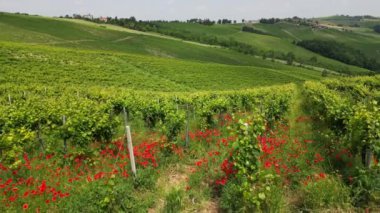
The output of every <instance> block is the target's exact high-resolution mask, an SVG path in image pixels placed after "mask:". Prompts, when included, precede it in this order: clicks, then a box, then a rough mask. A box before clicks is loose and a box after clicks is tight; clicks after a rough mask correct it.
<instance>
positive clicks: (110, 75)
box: [0, 13, 321, 91]
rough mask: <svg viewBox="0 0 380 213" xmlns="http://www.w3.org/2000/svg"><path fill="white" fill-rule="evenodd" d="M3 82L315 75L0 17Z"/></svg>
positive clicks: (156, 83)
mask: <svg viewBox="0 0 380 213" xmlns="http://www.w3.org/2000/svg"><path fill="white" fill-rule="evenodd" d="M0 25H1V29H2V32H1V33H0V41H1V43H0V54H1V55H2V57H1V59H0V60H1V62H0V63H1V65H2V66H1V68H0V69H1V72H2V73H4V74H5V75H2V76H1V77H0V78H1V81H2V82H7V83H14V84H25V83H36V84H39V83H41V84H45V83H47V82H49V83H50V82H52V83H53V84H62V83H63V84H65V85H79V84H80V85H99V86H116V87H124V88H129V89H134V90H158V91H172V90H175V91H177V90H178V91H194V90H231V89H241V88H250V87H256V86H267V85H272V84H284V83H290V82H303V81H305V80H317V79H320V78H321V72H320V71H314V70H310V69H305V68H299V67H294V66H287V65H284V64H281V63H274V62H271V61H268V60H262V59H260V58H256V57H254V56H251V55H244V54H241V53H238V52H235V51H232V50H229V49H226V48H219V47H212V46H207V45H202V44H197V43H189V42H186V41H181V40H179V39H175V38H171V37H167V36H161V35H157V34H151V33H142V32H137V31H132V30H128V29H125V28H121V27H115V26H104V25H97V24H93V23H90V22H85V21H80V20H61V19H53V18H44V17H36V16H23V15H14V14H4V13H3V14H0Z"/></svg>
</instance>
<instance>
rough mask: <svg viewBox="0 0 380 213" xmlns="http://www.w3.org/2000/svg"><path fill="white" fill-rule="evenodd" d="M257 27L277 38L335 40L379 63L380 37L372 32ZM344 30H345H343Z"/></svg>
mask: <svg viewBox="0 0 380 213" xmlns="http://www.w3.org/2000/svg"><path fill="white" fill-rule="evenodd" d="M255 27H257V28H258V29H261V30H263V31H265V32H268V33H270V34H272V35H275V36H276V37H280V38H283V39H286V40H288V41H293V40H296V41H297V40H311V39H321V40H335V41H338V42H342V43H345V44H346V45H348V46H350V47H353V48H355V49H358V50H361V51H362V52H363V53H364V54H365V55H367V56H368V57H372V58H375V59H376V60H377V61H379V58H380V52H379V51H378V50H379V48H380V35H379V34H376V33H375V32H373V30H372V31H369V32H368V31H363V30H361V31H360V30H356V29H355V28H342V29H341V30H337V29H333V28H331V29H313V30H312V29H311V28H310V27H308V26H298V25H296V24H291V23H277V24H273V25H270V24H256V25H255ZM343 29H344V30H343Z"/></svg>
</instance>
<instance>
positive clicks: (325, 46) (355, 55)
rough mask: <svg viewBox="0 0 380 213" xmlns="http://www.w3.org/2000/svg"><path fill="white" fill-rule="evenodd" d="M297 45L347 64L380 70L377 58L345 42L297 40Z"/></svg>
mask: <svg viewBox="0 0 380 213" xmlns="http://www.w3.org/2000/svg"><path fill="white" fill-rule="evenodd" d="M297 45H299V46H301V47H303V48H306V49H308V50H310V51H313V52H316V53H319V54H321V55H323V56H326V57H328V58H332V59H335V60H338V61H341V62H343V63H346V64H351V65H355V66H359V67H363V68H366V69H369V70H373V71H380V64H379V62H377V61H376V59H374V58H369V57H368V56H366V55H364V54H363V53H362V52H361V51H360V50H357V49H354V48H352V47H349V46H347V45H346V44H343V43H339V42H336V41H325V40H304V41H300V42H297Z"/></svg>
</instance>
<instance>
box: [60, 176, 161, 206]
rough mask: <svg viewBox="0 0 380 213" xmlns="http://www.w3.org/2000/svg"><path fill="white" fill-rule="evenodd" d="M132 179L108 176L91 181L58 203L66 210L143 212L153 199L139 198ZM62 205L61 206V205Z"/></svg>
mask: <svg viewBox="0 0 380 213" xmlns="http://www.w3.org/2000/svg"><path fill="white" fill-rule="evenodd" d="M132 181H133V179H128V180H123V179H119V178H112V177H111V178H110V179H109V180H107V181H106V182H102V181H100V182H92V183H91V184H89V185H88V186H86V187H83V188H82V191H81V193H77V194H73V195H71V196H70V197H69V200H67V201H66V202H63V203H62V204H60V207H61V208H62V209H65V210H67V211H70V210H73V209H81V211H85V212H145V211H147V209H148V208H149V207H150V206H151V205H152V204H153V202H154V201H153V200H152V199H150V198H149V197H148V198H147V199H140V198H139V197H136V195H137V193H136V192H135V191H134V190H133V189H134V187H133V183H132ZM61 205H62V206H61Z"/></svg>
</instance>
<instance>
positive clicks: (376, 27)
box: [373, 25, 380, 33]
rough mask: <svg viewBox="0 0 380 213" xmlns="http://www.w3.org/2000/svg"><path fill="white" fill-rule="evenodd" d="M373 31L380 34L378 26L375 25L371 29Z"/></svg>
mask: <svg viewBox="0 0 380 213" xmlns="http://www.w3.org/2000/svg"><path fill="white" fill-rule="evenodd" d="M373 30H374V31H375V32H377V33H380V25H376V26H374V27H373Z"/></svg>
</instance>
